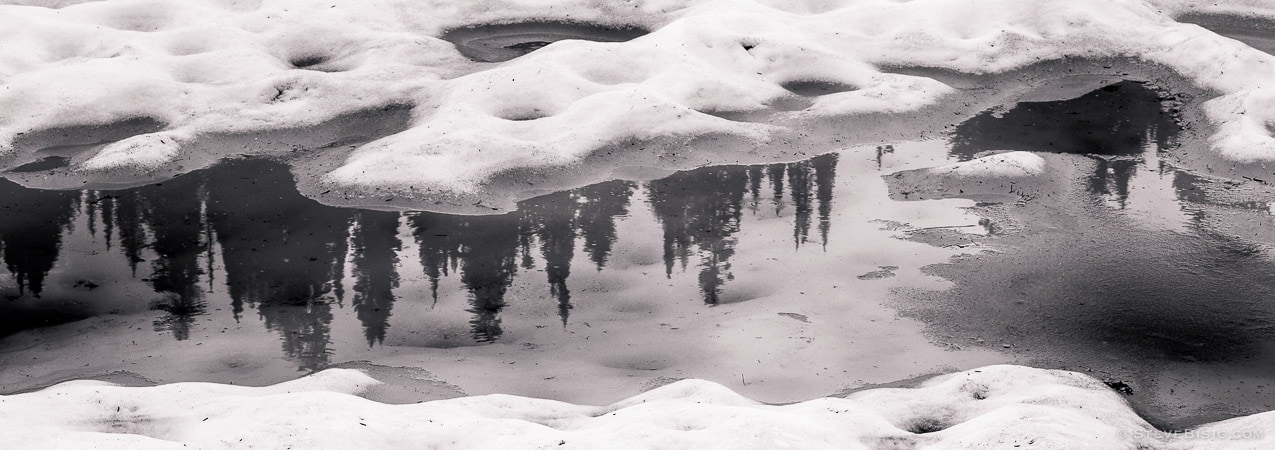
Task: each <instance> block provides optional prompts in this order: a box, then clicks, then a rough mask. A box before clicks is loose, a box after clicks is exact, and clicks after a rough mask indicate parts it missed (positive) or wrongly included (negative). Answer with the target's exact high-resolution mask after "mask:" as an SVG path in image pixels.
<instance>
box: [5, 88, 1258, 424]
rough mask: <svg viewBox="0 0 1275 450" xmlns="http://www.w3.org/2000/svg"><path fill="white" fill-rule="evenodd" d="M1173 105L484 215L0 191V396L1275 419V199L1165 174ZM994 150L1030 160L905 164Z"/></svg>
mask: <svg viewBox="0 0 1275 450" xmlns="http://www.w3.org/2000/svg"><path fill="white" fill-rule="evenodd" d="M801 87H802V88H803V89H805V88H808V89H823V90H826V89H828V88H827V87H826V86H822V85H813V84H812V85H811V86H801ZM1176 105H1178V99H1177V98H1176V97H1175V96H1174V95H1173V94H1171V93H1167V92H1163V91H1161V90H1158V89H1156V88H1154V87H1152V86H1149V85H1146V84H1145V83H1140V82H1133V81H1123V82H1118V83H1114V84H1111V85H1108V86H1105V87H1103V88H1102V89H1099V90H1097V91H1094V92H1092V93H1089V94H1086V95H1084V96H1081V97H1079V98H1075V99H1070V100H1063V101H1055V102H1039V103H1022V104H1019V105H1010V106H1007V107H1005V108H1003V109H997V110H992V111H988V112H985V113H983V114H980V115H978V116H975V117H974V118H972V119H970V120H968V121H966V122H964V123H962V124H960V125H958V126H957V127H956V128H955V131H953V132H952V133H951V134H950V135H949V136H948V138H947V139H945V140H931V141H924V142H897V143H890V144H882V145H879V146H868V147H862V148H851V149H843V150H841V151H839V152H836V153H829V154H824V155H821V156H816V157H813V158H810V159H806V160H802V161H796V162H791V163H779V164H764V165H736V166H716V167H704V168H700V169H695V170H690V171H684V172H677V173H675V174H672V175H670V176H668V177H665V178H661V179H656V180H649V181H625V180H616V181H610V182H605V183H601V184H596V185H592V186H588V187H584V188H580V189H575V190H571V191H565V192H559V193H554V194H550V195H545V196H541V197H537V198H534V199H530V200H526V201H524V202H522V203H520V204H519V207H518V210H517V211H516V212H512V213H508V214H502V215H491V216H456V215H445V214H436V213H427V212H387V211H372V210H358V209H348V208H338V207H331V206H326V205H323V204H320V203H318V202H315V201H313V200H311V199H308V198H306V197H304V196H302V195H300V194H299V193H298V192H297V190H296V187H295V181H294V178H293V176H292V174H291V173H290V172H289V171H288V169H287V165H285V164H283V163H279V162H274V161H271V160H268V159H233V160H228V161H226V162H223V163H221V164H219V165H217V166H215V167H213V168H210V169H205V170H200V171H196V172H193V173H189V174H186V175H182V176H179V177H177V178H175V179H172V180H169V181H166V182H163V183H159V184H153V185H147V186H143V187H138V188H132V189H125V190H86V191H49V190H34V189H28V188H24V187H21V186H19V185H17V184H15V183H13V182H9V181H5V180H0V254H2V255H3V260H4V269H3V270H0V295H3V299H0V334H2V335H3V336H4V337H3V338H0V367H4V369H0V392H5V393H8V392H17V391H22V390H27V389H32V388H36V387H39V386H44V385H47V384H50V383H53V382H57V381H60V380H65V379H72V378H82V377H86V376H97V375H101V374H109V373H121V372H127V373H130V374H136V375H137V376H139V377H142V378H147V379H153V380H156V381H183V380H201V381H217V382H223V383H235V384H252V385H261V384H267V383H272V382H277V381H281V380H284V379H290V378H295V377H297V376H299V375H301V374H304V373H309V372H310V371H314V370H318V369H322V368H324V367H329V366H332V365H335V364H341V363H350V362H354V361H370V363H371V364H376V365H382V366H401V367H419V368H421V369H424V370H425V371H427V373H428V375H422V377H425V378H428V380H429V381H430V382H432V383H435V384H437V385H440V386H446V389H442V390H441V392H442V393H441V394H440V393H439V391H435V392H432V393H431V394H429V395H432V396H454V395H462V394H479V393H488V392H504V393H516V394H521V395H533V396H540V397H549V398H558V399H564V400H568V401H574V402H592V403H603V402H607V401H611V400H614V399H615V398H619V397H622V396H624V395H626V394H628V393H630V392H635V391H637V390H639V389H641V388H644V387H649V386H651V385H656V384H660V383H663V382H667V381H668V380H671V379H677V378H688V377H697V378H706V379H710V380H713V381H716V382H719V383H723V384H727V385H728V386H730V387H731V388H732V389H735V390H737V391H740V392H741V393H744V394H745V395H748V396H750V397H753V398H756V399H758V400H762V401H772V402H785V401H797V400H803V399H808V398H812V397H816V396H819V395H830V394H834V393H836V392H839V391H844V390H850V389H855V388H859V387H862V386H865V385H870V384H875V383H886V382H890V381H895V380H900V379H905V378H912V377H916V376H920V375H925V374H930V373H937V372H945V371H950V370H955V369H965V368H971V367H977V366H980V365H985V364H989V363H996V362H1015V363H1022V364H1028V365H1033V366H1038V367H1050V368H1066V369H1071V370H1079V371H1087V372H1089V373H1091V374H1092V375H1094V376H1097V377H1099V378H1103V379H1107V380H1108V381H1110V382H1112V383H1113V385H1117V386H1118V384H1116V383H1123V384H1124V385H1126V386H1129V387H1131V392H1132V395H1131V396H1130V397H1129V398H1130V400H1131V401H1132V402H1134V403H1135V404H1136V405H1138V407H1139V408H1140V412H1141V413H1143V414H1144V415H1146V416H1147V417H1148V418H1150V419H1152V420H1153V421H1154V422H1156V423H1157V424H1158V425H1161V426H1163V427H1166V428H1180V427H1182V426H1187V425H1190V424H1193V423H1198V422H1201V421H1204V420H1212V419H1216V418H1219V417H1229V416H1233V415H1236V414H1247V413H1253V412H1258V411H1266V410H1270V409H1272V408H1273V406H1272V403H1275V395H1273V393H1272V391H1271V389H1270V387H1269V385H1268V383H1270V382H1271V381H1272V380H1275V370H1273V369H1272V368H1275V365H1272V364H1271V359H1272V356H1273V355H1275V354H1273V353H1272V351H1271V349H1272V345H1271V344H1272V343H1275V330H1272V324H1273V323H1275V307H1272V306H1271V305H1270V302H1271V301H1272V300H1275V298H1272V297H1273V296H1275V261H1273V260H1272V257H1271V254H1270V250H1269V249H1270V246H1271V244H1272V242H1275V223H1272V216H1271V201H1272V200H1273V198H1272V196H1271V191H1270V189H1269V187H1268V186H1267V185H1266V184H1265V182H1262V181H1260V180H1226V179H1220V178H1213V177H1210V176H1209V175H1208V174H1198V173H1192V172H1187V171H1183V170H1180V169H1177V168H1175V167H1174V166H1173V165H1172V161H1171V159H1170V158H1168V157H1166V156H1165V155H1166V153H1165V152H1166V151H1168V152H1172V151H1180V150H1181V149H1178V148H1177V147H1176V146H1177V145H1178V124H1177V122H1176V120H1177V116H1176V115H1175V114H1174V111H1173V109H1174V108H1175V107H1176ZM1007 150H1023V151H1030V152H1036V153H1037V154H1039V155H1041V156H1042V157H1043V158H1045V160H1046V167H1047V168H1046V172H1045V174H1044V175H1040V176H1037V177H1033V178H1031V179H1029V180H1024V181H1022V182H1021V183H1017V184H1015V185H1014V186H1013V187H1012V188H1011V189H1006V190H1002V189H1001V188H1000V186H1001V184H996V183H988V184H987V185H986V187H985V188H979V187H977V186H975V187H972V188H971V187H970V185H969V183H966V184H962V185H961V186H963V187H962V188H961V189H949V188H947V187H945V185H941V184H934V183H930V182H929V181H928V179H927V178H926V173H925V172H924V169H925V168H927V167H932V166H936V165H941V164H948V163H952V162H958V161H968V160H971V159H974V158H976V157H980V156H984V155H988V154H994V153H999V152H1004V151H1007ZM49 164H53V163H49ZM24 170H27V171H39V170H44V169H43V166H35V167H26V168H24ZM980 189H982V190H980Z"/></svg>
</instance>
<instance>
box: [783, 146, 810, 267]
mask: <svg viewBox="0 0 1275 450" xmlns="http://www.w3.org/2000/svg"><path fill="white" fill-rule="evenodd" d="M810 172H811V167H810V162H809V161H802V162H798V163H792V164H789V165H788V189H790V191H791V193H792V203H793V206H794V208H795V209H796V213H795V214H794V216H793V227H792V239H793V242H794V243H795V244H796V245H797V247H801V244H805V243H806V238H807V237H808V236H810V212H811V210H810V181H811V180H810V175H811V174H810Z"/></svg>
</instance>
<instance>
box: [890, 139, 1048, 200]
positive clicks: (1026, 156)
mask: <svg viewBox="0 0 1275 450" xmlns="http://www.w3.org/2000/svg"><path fill="white" fill-rule="evenodd" d="M1046 167H1047V165H1046V162H1045V158H1042V157H1041V156H1040V155H1037V154H1035V153H1031V152H1026V151H1011V152H1005V153H997V154H994V155H990V156H984V157H981V158H974V159H972V160H970V161H962V162H958V163H953V164H947V165H942V166H936V167H929V168H924V169H913V170H903V171H899V172H895V173H892V174H889V175H885V176H883V178H885V180H886V183H887V184H888V185H889V186H890V196H891V198H894V199H896V200H925V199H937V198H954V197H959V198H982V196H993V197H996V196H1006V195H1008V196H1011V197H1012V198H1014V199H1015V200H1017V199H1030V198H1033V197H1036V196H1038V195H1039V193H1040V191H1041V190H1042V187H1043V186H1045V185H1048V184H1051V183H1057V182H1058V178H1059V177H1057V176H1052V175H1053V174H1051V173H1046V171H1045V169H1046Z"/></svg>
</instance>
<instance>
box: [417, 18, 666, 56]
mask: <svg viewBox="0 0 1275 450" xmlns="http://www.w3.org/2000/svg"><path fill="white" fill-rule="evenodd" d="M647 33H648V31H647V30H645V29H642V28H639V27H636V26H629V27H623V26H607V25H598V24H589V23H579V22H554V21H543V22H518V23H504V24H485V25H474V26H469V27H461V28H454V29H451V30H447V31H446V32H444V33H443V35H442V36H441V39H443V40H445V41H448V42H451V43H452V44H454V45H455V46H456V50H457V51H459V52H460V53H461V54H462V55H465V57H467V58H469V59H471V60H474V61H478V62H503V61H508V60H511V59H514V58H517V57H519V56H522V55H525V54H528V53H531V52H533V51H536V50H539V49H541V48H543V47H544V46H546V45H549V44H551V43H554V42H557V41H561V40H564V39H580V40H586V41H598V42H624V41H628V40H631V39H634V38H636V37H638V36H642V35H644V34H647Z"/></svg>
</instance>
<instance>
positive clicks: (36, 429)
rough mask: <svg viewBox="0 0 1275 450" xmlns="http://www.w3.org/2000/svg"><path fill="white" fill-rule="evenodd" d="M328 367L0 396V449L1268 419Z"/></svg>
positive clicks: (391, 444)
mask: <svg viewBox="0 0 1275 450" xmlns="http://www.w3.org/2000/svg"><path fill="white" fill-rule="evenodd" d="M376 383H378V382H377V381H376V380H373V379H371V378H369V377H368V376H367V375H365V374H364V373H363V372H360V371H358V370H353V369H329V370H325V371H322V372H319V373H316V374H314V375H310V376H307V377H304V378H301V379H298V380H295V381H290V382H286V383H281V384H278V385H274V386H267V387H239V386H225V385H217V384H209V383H176V384H169V385H160V386H154V387H121V386H115V385H111V384H109V383H103V382H94V381H73V382H67V383H63V384H59V385H56V386H53V387H50V388H47V389H44V390H41V391H37V392H32V393H26V394H15V395H8V396H3V397H0V418H3V420H4V422H5V424H6V428H7V429H8V432H6V433H5V434H4V435H0V443H2V444H3V445H4V446H5V447H6V448H35V447H39V448H54V447H58V448H88V447H92V448H107V447H110V448H125V447H127V448H181V447H182V446H183V445H190V446H194V447H197V448H223V447H244V446H255V445H267V446H270V447H278V448H282V447H290V446H291V447H304V448H422V447H424V448H545V447H552V448H559V447H562V448H705V447H709V448H989V447H997V448H1000V447H1008V446H1011V445H1013V446H1031V447H1032V448H1098V447H1103V448H1162V447H1172V448H1210V447H1212V446H1216V445H1220V444H1225V445H1227V446H1228V447H1229V448H1266V447H1268V446H1270V445H1275V434H1273V433H1272V432H1275V424H1273V422H1272V418H1273V417H1275V416H1271V414H1259V415H1255V416H1250V417H1242V418H1237V419H1232V420H1228V421H1223V422H1217V423H1213V424H1208V425H1205V426H1203V427H1200V428H1198V429H1196V430H1191V431H1188V432H1186V433H1175V434H1170V433H1162V432H1159V431H1157V430H1156V429H1154V428H1153V427H1152V426H1151V425H1149V424H1147V422H1145V421H1143V420H1142V419H1141V418H1139V417H1138V416H1137V415H1136V414H1134V412H1133V411H1132V410H1131V409H1130V408H1129V406H1128V404H1127V403H1126V402H1125V400H1124V399H1123V398H1121V396H1120V394H1118V393H1116V392H1115V391H1113V390H1112V389H1110V388H1108V387H1107V386H1105V385H1104V384H1103V383H1102V382H1100V381H1098V380H1095V379H1093V378H1091V377H1089V376H1086V375H1081V374H1077V373H1071V372H1065V371H1056V370H1042V369H1033V368H1028V367H1021V366H1009V365H1000V366H989V367H983V368H981V369H975V370H969V371H965V372H960V373H955V374H950V375H944V376H940V377H936V378H934V379H931V380H929V381H927V382H925V383H923V384H922V385H921V386H919V387H916V388H891V389H873V390H867V391H861V392H857V393H854V394H851V395H849V396H848V397H846V398H820V399H815V400H809V401H805V402H801V403H795V404H789V405H768V404H763V403H759V402H756V401H753V400H750V399H747V398H744V397H742V396H740V395H738V394H736V393H735V392H733V391H731V390H730V389H728V388H726V387H724V386H721V385H718V384H714V383H711V382H708V381H703V380H682V381H678V382H675V383H672V384H668V385H665V386H662V387H659V388H656V389H653V390H651V391H648V392H645V393H642V394H640V395H637V396H634V397H631V398H629V399H626V400H623V401H620V402H617V403H615V404H612V405H608V406H601V407H596V406H582V405H573V404H569V403H562V402H556V401H549V400H540V399H533V398H525V397H516V396H509V395H484V396H475V397H462V398H457V399H451V400H437V401H431V402H426V403H418V404H412V405H387V404H382V403H377V402H374V401H371V400H366V399H363V398H360V397H358V396H356V395H357V394H358V393H360V392H362V391H363V390H365V389H367V388H368V387H370V386H372V385H374V384H376Z"/></svg>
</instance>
